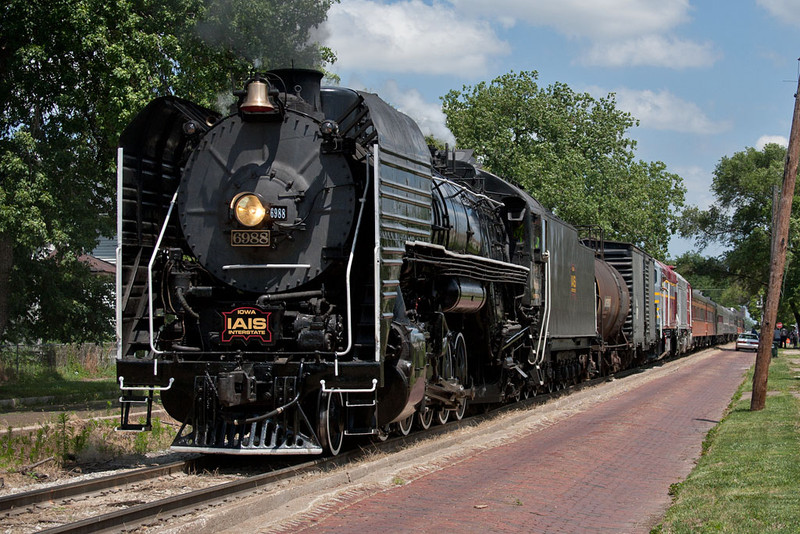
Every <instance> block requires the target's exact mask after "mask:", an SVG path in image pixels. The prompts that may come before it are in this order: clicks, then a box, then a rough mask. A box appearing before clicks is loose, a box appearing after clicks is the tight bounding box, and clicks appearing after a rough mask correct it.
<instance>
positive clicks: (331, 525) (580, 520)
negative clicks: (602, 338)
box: [265, 350, 754, 534]
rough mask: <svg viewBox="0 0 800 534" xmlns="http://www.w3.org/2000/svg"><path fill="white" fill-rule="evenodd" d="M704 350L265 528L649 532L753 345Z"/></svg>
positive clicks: (738, 379)
mask: <svg viewBox="0 0 800 534" xmlns="http://www.w3.org/2000/svg"><path fill="white" fill-rule="evenodd" d="M710 352H711V353H712V354H711V356H710V357H703V358H698V357H696V356H691V357H690V358H694V360H690V361H692V362H693V363H692V364H691V365H685V366H682V367H676V368H675V370H674V371H673V372H670V373H668V374H666V376H662V377H660V378H657V379H654V380H652V381H650V382H648V383H646V384H643V385H642V386H637V387H631V389H630V390H627V391H624V393H622V394H619V395H616V396H615V397H613V398H611V399H609V400H607V401H604V402H602V403H599V404H598V405H596V406H594V407H592V408H591V409H587V410H585V411H582V412H579V413H576V414H575V415H573V416H571V417H568V418H565V419H564V420H561V421H559V422H557V423H555V424H553V425H551V426H547V427H545V428H543V429H542V430H540V431H535V432H533V433H530V434H529V435H527V436H525V437H524V438H522V439H518V440H516V441H514V442H512V443H509V444H505V445H502V446H498V447H493V448H490V449H487V450H485V451H481V452H479V453H477V454H473V455H470V456H469V457H468V458H465V459H464V460H463V461H458V462H455V463H453V464H452V465H449V466H446V467H444V468H442V469H440V470H437V471H434V472H432V473H429V474H426V475H424V476H422V477H420V478H418V479H416V480H412V481H410V482H408V483H406V484H402V485H395V486H394V487H389V488H385V489H383V490H382V491H374V492H373V493H371V494H368V495H365V494H364V493H363V492H359V491H350V492H344V493H340V494H339V495H337V496H336V497H335V499H334V502H330V501H328V502H325V501H320V502H318V504H316V505H315V506H314V507H313V508H312V509H311V510H309V511H307V512H306V513H305V514H303V515H301V516H299V517H297V516H296V517H294V518H293V519H292V520H291V521H289V522H288V523H284V524H283V526H278V530H277V531H278V532H298V531H306V532H315V533H316V532H373V531H377V532H381V531H386V532H389V531H391V532H433V533H441V532H453V531H460V532H465V533H472V532H474V533H482V532H509V533H510V532H514V533H518V532H534V533H548V534H551V533H584V532H585V533H624V532H631V533H646V532H649V531H650V529H651V528H652V527H653V526H655V525H656V524H657V523H658V522H659V521H660V519H661V517H662V516H663V514H664V512H665V510H666V509H667V507H668V506H669V505H670V502H671V499H670V496H669V489H670V485H671V484H674V483H677V482H681V481H682V480H683V479H684V478H685V477H686V476H687V475H688V473H689V472H690V471H691V469H692V467H693V466H694V463H695V461H696V459H697V458H698V457H699V456H700V452H701V445H702V442H703V440H704V438H705V436H706V434H707V432H708V431H709V430H710V429H711V428H712V427H713V426H714V425H715V424H716V423H717V422H718V421H719V420H720V419H721V417H722V415H723V413H724V411H725V409H726V407H727V406H728V404H729V402H730V400H731V397H732V396H733V394H734V393H735V391H736V389H737V387H738V386H739V384H740V383H741V381H742V377H743V375H744V373H745V372H746V370H747V369H748V368H749V367H750V366H751V365H752V363H753V361H754V355H753V353H745V352H735V351H733V350H713V351H710ZM620 382H621V383H623V384H624V383H625V381H624V380H622V381H620ZM265 516H266V517H268V516H269V513H266V514H265Z"/></svg>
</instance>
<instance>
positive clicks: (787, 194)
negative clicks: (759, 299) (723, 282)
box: [750, 77, 800, 411]
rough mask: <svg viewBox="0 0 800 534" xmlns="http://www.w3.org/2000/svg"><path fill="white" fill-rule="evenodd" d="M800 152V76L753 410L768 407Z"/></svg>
mask: <svg viewBox="0 0 800 534" xmlns="http://www.w3.org/2000/svg"><path fill="white" fill-rule="evenodd" d="M799 153H800V77H798V81H797V92H796V93H795V95H794V114H793V115H792V128H791V131H790V132H789V147H788V148H787V150H786V164H785V165H784V168H783V188H782V189H781V198H780V202H779V204H778V209H777V211H775V215H774V216H773V218H772V251H771V254H770V256H771V261H770V266H769V286H768V287H767V301H766V302H765V303H764V317H763V319H762V321H761V340H760V341H759V343H758V352H757V353H756V368H755V371H754V373H753V397H752V399H751V400H750V410H751V411H758V410H763V409H764V406H766V404H767V376H768V374H769V362H770V358H771V357H772V334H773V332H774V331H775V320H776V319H777V317H778V303H779V302H780V298H781V284H782V282H783V269H784V267H785V266H786V247H787V239H788V237H789V217H790V215H791V214H792V199H793V197H794V185H795V180H796V178H797V159H798V154H799Z"/></svg>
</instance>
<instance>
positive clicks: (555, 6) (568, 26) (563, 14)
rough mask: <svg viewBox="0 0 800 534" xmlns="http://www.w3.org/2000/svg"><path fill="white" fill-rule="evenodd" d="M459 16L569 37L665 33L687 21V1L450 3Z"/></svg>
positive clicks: (454, 0) (498, 0)
mask: <svg viewBox="0 0 800 534" xmlns="http://www.w3.org/2000/svg"><path fill="white" fill-rule="evenodd" d="M450 1H451V2H452V3H453V5H455V6H456V7H457V8H458V10H459V12H466V13H468V14H472V15H484V16H496V14H497V13H502V14H503V16H504V17H512V16H513V17H514V18H516V19H520V20H523V21H525V22H527V23H528V24H531V25H533V26H550V27H553V28H555V29H556V30H558V31H559V32H560V33H562V34H564V35H567V36H570V37H591V38H608V37H614V38H620V37H626V36H633V35H645V34H650V33H662V32H664V31H667V30H669V29H671V28H673V27H675V26H677V25H679V24H681V23H683V22H686V21H687V20H688V11H689V1H688V0H603V1H598V0H559V1H557V2H554V1H551V0H538V1H537V0H493V1H491V2H487V1H486V0H450Z"/></svg>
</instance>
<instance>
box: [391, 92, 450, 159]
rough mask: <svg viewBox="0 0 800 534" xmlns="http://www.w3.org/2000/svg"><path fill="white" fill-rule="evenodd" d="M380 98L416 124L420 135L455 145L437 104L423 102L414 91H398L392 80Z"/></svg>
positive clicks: (418, 93)
mask: <svg viewBox="0 0 800 534" xmlns="http://www.w3.org/2000/svg"><path fill="white" fill-rule="evenodd" d="M380 94H381V96H382V98H384V99H385V100H386V101H387V102H389V103H390V104H392V105H393V106H394V107H396V108H397V109H398V110H400V111H402V112H403V113H405V114H406V115H408V116H409V117H411V118H412V119H414V122H416V123H417V125H418V126H419V128H420V130H422V133H423V134H425V135H428V134H431V135H433V136H434V137H435V138H436V139H439V140H441V141H444V142H446V143H450V146H453V145H455V142H456V138H455V136H453V134H452V133H451V132H450V130H448V129H447V126H445V117H444V113H443V112H442V106H441V104H439V103H435V104H434V103H430V102H425V100H424V99H423V97H422V95H421V94H420V92H419V91H417V90H416V89H410V90H409V89H402V90H401V89H400V88H399V87H398V85H397V83H396V82H395V81H394V80H389V81H388V82H386V85H385V86H384V87H383V89H382V90H381V93H380Z"/></svg>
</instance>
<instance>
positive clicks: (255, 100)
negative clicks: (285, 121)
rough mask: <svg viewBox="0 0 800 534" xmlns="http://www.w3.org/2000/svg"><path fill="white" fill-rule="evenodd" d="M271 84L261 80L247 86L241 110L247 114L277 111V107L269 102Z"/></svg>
mask: <svg viewBox="0 0 800 534" xmlns="http://www.w3.org/2000/svg"><path fill="white" fill-rule="evenodd" d="M268 91H269V84H268V83H266V82H263V81H261V80H253V81H252V82H250V83H249V84H247V96H245V99H244V101H243V102H242V105H241V106H239V109H241V110H242V111H244V112H245V113H269V112H271V111H275V106H273V105H272V102H270V101H269V95H268V94H267V93H268Z"/></svg>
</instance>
